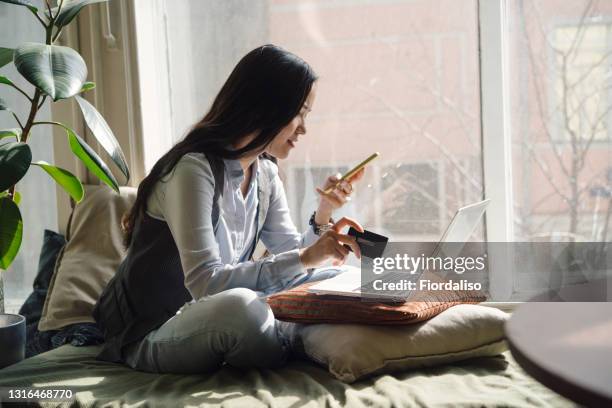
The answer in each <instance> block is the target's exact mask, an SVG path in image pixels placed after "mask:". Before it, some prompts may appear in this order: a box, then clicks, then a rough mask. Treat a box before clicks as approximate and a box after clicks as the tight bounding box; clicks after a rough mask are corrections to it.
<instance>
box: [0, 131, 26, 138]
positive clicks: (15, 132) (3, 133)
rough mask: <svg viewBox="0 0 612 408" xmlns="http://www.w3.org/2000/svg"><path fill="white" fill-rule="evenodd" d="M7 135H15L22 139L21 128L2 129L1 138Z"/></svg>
mask: <svg viewBox="0 0 612 408" xmlns="http://www.w3.org/2000/svg"><path fill="white" fill-rule="evenodd" d="M5 137H14V138H15V139H17V140H19V139H21V129H19V128H13V129H0V139H3V138H5Z"/></svg>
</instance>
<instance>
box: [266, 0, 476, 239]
mask: <svg viewBox="0 0 612 408" xmlns="http://www.w3.org/2000/svg"><path fill="white" fill-rule="evenodd" d="M269 13H270V17H269V18H270V27H269V33H270V34H269V39H270V41H271V42H273V43H277V44H279V45H282V46H284V47H285V48H287V49H289V50H291V51H293V52H295V53H297V54H298V55H300V56H302V57H303V58H304V59H305V60H306V61H308V62H309V63H310V64H311V65H312V66H313V67H314V68H315V70H316V71H317V73H318V74H319V76H320V80H319V86H318V92H317V101H316V103H315V107H314V110H313V112H312V113H311V115H310V116H309V123H308V134H307V135H305V136H303V137H300V140H299V143H298V148H296V149H295V150H294V151H293V152H292V155H291V156H290V157H289V159H288V160H286V161H285V162H283V163H282V166H283V168H284V171H285V172H286V173H287V174H288V175H291V174H293V179H292V180H293V182H296V184H303V180H305V179H306V178H308V177H311V178H312V182H314V183H315V184H319V185H320V184H321V183H323V181H324V179H325V175H329V174H331V173H330V172H327V173H325V171H323V170H324V169H326V168H328V167H329V166H332V167H335V168H339V167H342V166H344V167H352V166H353V165H355V164H356V163H358V162H359V161H361V160H362V159H364V158H365V157H367V156H369V155H370V154H371V153H373V152H374V151H379V152H380V153H381V156H380V157H379V158H378V159H376V161H374V162H373V163H372V164H371V165H370V166H368V170H367V172H366V180H364V181H362V182H361V185H358V186H356V187H357V192H356V193H355V194H354V195H353V197H354V198H353V200H352V201H351V203H350V205H348V206H347V208H346V209H344V210H343V211H342V213H343V214H347V215H351V216H354V217H355V218H356V219H357V220H359V221H360V222H362V223H363V224H364V226H365V227H366V228H370V229H372V230H374V231H377V232H380V233H382V234H385V235H388V236H390V237H391V238H392V239H394V240H437V239H438V238H439V237H440V236H441V234H442V233H443V230H444V228H445V227H446V225H447V224H448V222H449V221H450V218H451V217H452V215H453V214H454V212H455V211H456V209H457V208H458V207H460V206H462V205H465V204H469V203H472V202H474V201H477V200H479V199H480V198H481V196H482V178H481V174H482V166H481V159H482V156H481V142H480V99H479V93H480V90H479V64H478V22H477V7H476V2H475V1H461V2H452V5H451V4H450V3H449V2H448V1H442V0H435V1H431V0H428V1H410V2H384V1H372V2H362V1H343V2H326V1H311V0H308V1H305V0H304V1H299V0H298V1H282V0H272V1H270V3H269ZM305 167H306V168H309V169H310V172H309V173H307V176H304V168H305ZM311 184H312V183H310V181H309V182H308V183H306V184H305V185H306V186H308V187H307V188H306V195H305V196H302V195H296V194H293V195H292V194H289V202H290V205H291V207H292V208H293V209H294V218H295V219H296V220H295V221H296V223H298V224H299V223H300V222H302V225H303V223H304V222H305V220H307V219H308V215H309V214H310V213H311V212H312V211H313V210H314V209H315V208H316V202H317V197H316V193H315V191H314V188H310V186H311ZM289 191H290V189H289ZM304 203H307V204H308V207H309V208H308V210H307V211H304V206H305V205H304ZM298 208H301V209H302V210H301V211H297V209H298ZM478 234H479V235H480V238H482V230H479V232H478Z"/></svg>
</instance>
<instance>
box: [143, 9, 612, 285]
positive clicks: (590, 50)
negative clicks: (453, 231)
mask: <svg viewBox="0 0 612 408" xmlns="http://www.w3.org/2000/svg"><path fill="white" fill-rule="evenodd" d="M136 3H137V4H139V3H140V7H141V8H143V10H144V11H147V10H148V13H149V15H148V16H147V14H146V13H140V12H137V13H136V14H137V16H138V18H140V19H143V21H144V20H146V21H148V22H149V24H148V25H147V24H142V22H141V24H137V26H138V30H137V31H138V32H139V36H140V37H142V38H140V37H139V45H140V49H141V50H145V51H146V50H147V49H150V50H155V52H157V53H158V55H157V56H155V57H154V58H150V59H148V60H147V61H149V62H151V61H159V64H156V65H155V64H148V65H147V66H149V67H151V66H153V65H154V66H155V70H161V71H160V72H158V73H157V76H155V75H153V74H152V76H150V77H147V78H148V80H147V84H153V83H154V84H156V85H155V86H156V87H157V88H159V89H161V90H160V91H158V93H157V94H156V95H157V96H155V95H153V96H152V97H148V98H147V103H155V104H156V105H160V104H161V105H164V106H165V107H162V109H161V110H160V109H158V108H156V109H157V110H155V109H153V110H149V111H148V112H149V115H151V121H150V122H149V123H152V124H154V126H156V125H155V123H157V122H158V121H160V120H162V119H163V121H166V122H168V123H166V124H165V125H163V126H161V127H156V128H155V129H152V132H151V133H152V134H154V136H152V137H153V138H159V139H160V143H162V144H163V143H166V145H168V146H169V144H171V143H172V142H173V141H175V140H178V139H179V138H180V137H181V136H182V135H183V134H184V132H185V131H186V129H187V128H188V127H189V126H190V125H191V124H193V123H194V122H195V121H196V120H197V119H198V118H199V117H201V116H202V115H203V114H204V112H205V111H206V109H207V108H208V106H209V104H210V102H211V100H212V98H213V97H214V95H215V94H216V92H217V90H218V89H219V87H220V86H221V84H222V83H223V81H224V80H225V79H226V77H227V75H228V73H229V71H230V70H231V68H232V67H233V66H234V65H235V64H236V62H237V61H238V60H239V58H240V57H241V56H243V55H244V54H245V53H246V52H247V51H249V50H250V49H252V48H253V47H255V46H257V45H260V44H262V43H266V42H272V43H276V44H279V45H281V46H284V47H285V48H287V49H289V50H290V51H293V52H295V53H296V54H298V55H300V56H302V57H303V58H304V59H305V60H306V61H308V62H309V63H310V64H311V65H312V66H313V67H314V68H315V70H316V71H317V72H318V74H319V76H320V80H319V89H318V96H317V101H316V103H315V107H314V110H313V112H312V114H311V115H310V116H309V119H308V130H309V132H308V134H307V135H305V136H304V137H301V138H300V142H299V145H298V148H297V149H296V150H295V151H293V152H292V155H291V157H290V158H289V159H288V160H285V161H283V162H281V167H282V169H281V170H282V171H283V173H284V174H285V175H286V183H285V185H286V190H287V192H288V198H289V204H290V207H291V212H292V216H293V217H294V221H295V222H296V225H298V226H299V227H302V229H303V228H304V227H305V225H306V223H307V220H308V217H309V215H310V213H311V212H312V210H314V209H315V207H316V196H315V194H314V191H313V187H314V186H315V185H317V184H319V185H320V184H322V183H323V182H324V179H325V176H327V175H329V174H332V173H334V172H336V171H338V170H339V169H343V168H349V167H351V166H353V165H354V164H356V163H357V162H359V161H360V160H361V159H363V158H365V157H366V156H368V155H369V154H371V153H372V152H373V151H380V153H381V156H380V158H378V159H377V160H376V161H375V162H374V163H372V164H371V165H370V166H369V167H368V171H367V173H366V179H365V180H364V181H363V182H362V183H361V185H360V186H358V189H359V192H358V193H357V194H355V195H354V199H353V201H352V202H351V205H349V206H347V208H345V209H344V212H341V213H340V214H338V216H342V215H351V216H353V217H355V218H357V219H358V220H359V221H361V222H362V223H363V224H364V225H365V226H366V227H367V228H372V229H375V230H377V231H379V232H381V233H385V234H388V235H389V236H390V238H391V239H392V240H396V241H397V240H434V241H435V240H437V239H438V238H439V236H440V235H441V233H442V231H443V229H444V227H445V226H446V225H447V223H448V222H449V221H450V218H451V217H452V215H453V213H454V212H455V210H456V209H457V208H459V207H461V206H463V205H466V204H469V203H473V202H475V201H477V200H480V199H482V198H483V197H484V196H486V197H487V198H490V199H491V200H492V204H491V206H490V207H489V209H488V210H487V215H486V222H485V223H483V225H482V226H481V227H480V228H479V229H478V230H477V232H476V233H475V235H474V238H475V239H485V238H486V239H488V240H489V241H513V240H516V241H521V240H523V241H531V240H535V241H538V240H553V241H558V240H569V239H572V240H595V241H603V240H608V239H609V238H610V232H609V231H610V227H609V221H610V218H612V217H610V214H611V213H612V205H611V199H612V186H611V183H612V165H611V164H610V152H611V150H610V143H611V141H610V129H609V128H610V115H611V112H610V110H611V109H612V108H611V106H610V105H611V101H612V99H611V98H610V85H611V82H612V68H610V66H611V65H612V64H611V61H610V59H611V58H612V56H611V53H612V49H611V46H612V3H611V2H606V1H586V0H523V1H510V0H462V1H453V2H450V1H448V0H397V1H386V0H365V1H364V0H343V1H326V0H293V1H287V0H257V1H252V2H248V3H247V2H245V1H239V0H228V1H224V2H218V3H217V2H214V3H210V2H196V1H192V2H180V3H176V2H172V3H170V2H169V1H167V0H155V2H154V4H155V6H154V7H149V8H147V7H146V6H145V4H151V3H150V2H144V0H137V1H136ZM451 3H452V4H451ZM151 10H154V12H151ZM147 19H148V20H147ZM146 21H145V22H146ZM142 27H145V28H146V27H150V28H149V31H146V30H143V29H142ZM151 27H152V28H159V27H161V30H157V31H155V30H153V29H151ZM143 33H144V34H143ZM147 47H148V48H147ZM177 60H180V61H181V63H180V64H176V63H174V61H177ZM164 66H165V67H166V68H164ZM143 67H144V65H142V64H141V69H145V68H143ZM149 71H150V72H153V70H151V69H150V70H149ZM149 88H150V89H152V88H154V87H149ZM150 89H149V90H150ZM159 101H161V102H159ZM158 102H159V103H158ZM156 121H157V122H156ZM144 122H147V118H146V117H145V118H144ZM147 137H149V136H147ZM160 143H152V145H154V146H155V148H157V149H158V150H160V151H161V150H164V149H165V148H164V149H161V148H160V146H162V144H160ZM164 146H165V145H164ZM155 148H151V151H154V150H155ZM158 153H159V152H157V153H155V154H152V155H151V158H150V159H149V161H148V164H147V167H148V168H150V166H151V165H152V164H153V163H154V161H155V159H156V155H158ZM502 278H503V277H496V276H493V277H492V283H494V282H493V281H494V280H496V279H502ZM509 279H511V277H510V278H509ZM502 280H503V279H502Z"/></svg>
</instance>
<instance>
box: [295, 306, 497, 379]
mask: <svg viewBox="0 0 612 408" xmlns="http://www.w3.org/2000/svg"><path fill="white" fill-rule="evenodd" d="M507 318H508V314H507V313H505V312H502V311H501V310H498V309H494V308H491V307H486V306H478V305H458V306H453V307H451V308H449V309H447V310H445V311H443V312H442V313H440V314H439V315H437V316H435V317H433V318H431V319H430V320H427V321H425V322H422V323H416V324H413V325H410V326H369V325H356V324H313V325H307V326H306V327H304V329H303V330H302V341H303V343H304V351H305V352H306V354H307V355H308V356H309V357H310V358H311V359H313V360H314V361H316V362H317V363H319V364H321V365H323V366H326V367H327V368H328V370H329V372H330V373H331V374H332V375H334V376H335V377H336V378H338V379H339V380H341V381H344V382H348V383H350V382H353V381H356V380H358V379H359V378H361V377H364V376H367V375H372V374H382V373H391V372H396V371H402V370H410V369H414V368H419V367H429V366H434V365H439V364H447V363H452V362H455V361H460V360H466V359H469V358H473V357H484V356H494V355H498V354H500V353H502V352H503V351H505V350H506V348H507V345H506V342H505V340H504V323H505V322H506V320H507Z"/></svg>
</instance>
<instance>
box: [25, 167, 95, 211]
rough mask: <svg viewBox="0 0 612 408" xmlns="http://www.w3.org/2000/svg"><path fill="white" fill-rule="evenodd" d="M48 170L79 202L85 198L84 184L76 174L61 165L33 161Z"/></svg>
mask: <svg viewBox="0 0 612 408" xmlns="http://www.w3.org/2000/svg"><path fill="white" fill-rule="evenodd" d="M32 164H34V165H36V166H39V167H40V168H41V169H43V170H44V171H46V172H47V173H48V174H49V175H50V176H51V177H53V179H54V180H55V181H56V182H57V184H59V185H60V186H61V187H62V188H63V189H64V190H65V191H66V192H67V193H68V194H70V197H72V199H73V200H74V201H76V202H77V203H78V202H80V201H81V200H82V199H83V194H84V191H83V185H82V184H81V181H80V180H79V179H78V178H76V177H75V175H74V174H72V173H71V172H69V171H68V170H65V169H62V168H61V167H57V166H53V165H51V164H49V163H47V162H44V161H37V162H34V163H32Z"/></svg>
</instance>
